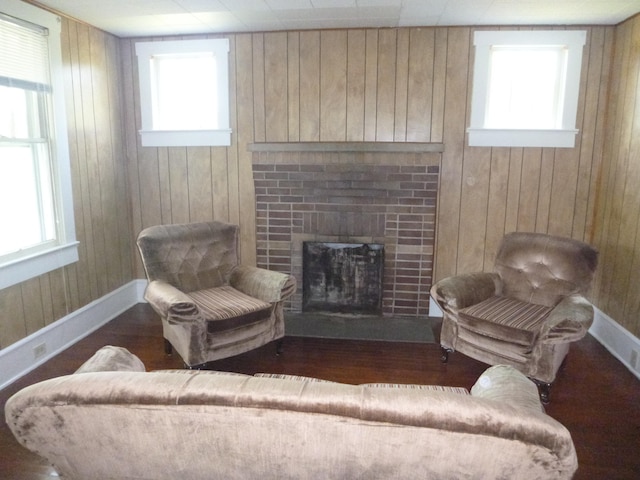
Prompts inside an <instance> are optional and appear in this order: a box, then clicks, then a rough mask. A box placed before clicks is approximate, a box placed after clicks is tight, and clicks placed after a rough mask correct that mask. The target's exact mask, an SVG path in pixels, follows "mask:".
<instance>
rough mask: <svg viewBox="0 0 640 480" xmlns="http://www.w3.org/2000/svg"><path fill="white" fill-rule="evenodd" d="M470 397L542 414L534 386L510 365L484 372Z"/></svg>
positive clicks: (491, 368)
mask: <svg viewBox="0 0 640 480" xmlns="http://www.w3.org/2000/svg"><path fill="white" fill-rule="evenodd" d="M471 395H473V396H474V397H480V398H486V399H489V400H496V401H498V402H504V403H506V404H508V405H519V406H522V407H524V408H527V409H530V410H531V411H534V412H540V411H542V412H544V407H543V406H542V404H541V403H540V396H539V394H538V388H537V387H536V385H535V384H534V383H533V382H532V381H531V380H529V379H528V378H527V377H525V376H524V374H522V373H520V372H519V371H518V370H516V369H515V368H513V367H512V366H510V365H494V366H493V367H490V368H488V369H487V370H485V371H484V373H483V374H482V375H480V377H479V378H478V380H477V381H476V383H475V384H474V385H473V387H471Z"/></svg>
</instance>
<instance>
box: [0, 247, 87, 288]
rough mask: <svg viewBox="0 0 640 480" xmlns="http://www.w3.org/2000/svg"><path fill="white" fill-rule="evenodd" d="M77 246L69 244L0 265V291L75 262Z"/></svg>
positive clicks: (76, 259)
mask: <svg viewBox="0 0 640 480" xmlns="http://www.w3.org/2000/svg"><path fill="white" fill-rule="evenodd" d="M78 244H79V242H73V243H69V244H67V245H62V246H58V247H55V248H52V249H50V250H46V251H44V252H39V253H36V254H34V255H31V256H29V257H25V258H21V259H18V260H13V261H11V262H8V263H5V264H3V265H0V290H1V289H3V288H7V287H10V286H12V285H16V284H18V283H21V282H24V281H26V280H29V279H30V278H34V277H37V276H40V275H43V274H45V273H48V272H51V271H53V270H57V269H58V268H62V267H64V266H66V265H70V264H72V263H75V262H77V261H78Z"/></svg>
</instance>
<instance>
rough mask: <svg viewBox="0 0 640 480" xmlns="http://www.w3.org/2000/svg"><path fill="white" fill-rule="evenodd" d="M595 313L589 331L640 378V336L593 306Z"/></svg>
mask: <svg viewBox="0 0 640 480" xmlns="http://www.w3.org/2000/svg"><path fill="white" fill-rule="evenodd" d="M593 308H594V310H595V315H594V318H593V325H591V328H590V329H589V333H590V334H591V335H592V336H593V337H594V338H595V339H596V340H598V342H600V344H601V345H602V346H603V347H604V348H606V349H607V350H608V351H609V353H611V355H613V356H614V357H616V358H617V359H618V360H620V362H622V364H623V365H624V366H625V367H627V368H628V369H629V371H630V372H631V373H633V374H634V375H635V376H636V377H637V378H638V379H640V338H638V337H636V336H635V335H633V334H632V333H631V332H630V331H629V330H627V329H626V328H624V327H623V326H622V325H620V324H619V323H617V322H616V321H615V320H613V319H612V318H611V317H610V316H608V315H607V314H606V313H604V312H602V311H601V310H599V309H598V307H595V306H594V307H593Z"/></svg>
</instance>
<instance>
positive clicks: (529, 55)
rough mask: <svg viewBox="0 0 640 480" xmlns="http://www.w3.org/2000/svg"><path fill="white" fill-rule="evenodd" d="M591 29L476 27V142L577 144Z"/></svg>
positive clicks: (472, 133)
mask: <svg viewBox="0 0 640 480" xmlns="http://www.w3.org/2000/svg"><path fill="white" fill-rule="evenodd" d="M585 40H586V32H585V31H582V30H567V31H555V30H554V31H499V32H493V31H479V32H475V35H474V44H475V49H476V51H475V55H476V57H475V65H474V77H473V99H472V104H471V125H470V127H469V129H468V133H469V145H471V146H506V147H573V146H574V144H575V136H576V134H577V133H578V131H577V130H576V111H577V108H578V93H579V87H580V68H581V65H582V47H583V46H584V44H585Z"/></svg>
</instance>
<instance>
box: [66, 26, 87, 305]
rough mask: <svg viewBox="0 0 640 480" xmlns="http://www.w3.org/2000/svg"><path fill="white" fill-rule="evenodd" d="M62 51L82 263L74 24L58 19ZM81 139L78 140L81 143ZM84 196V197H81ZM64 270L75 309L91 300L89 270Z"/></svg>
mask: <svg viewBox="0 0 640 480" xmlns="http://www.w3.org/2000/svg"><path fill="white" fill-rule="evenodd" d="M61 44H62V54H63V63H64V64H65V65H66V68H65V69H64V75H65V86H66V89H65V104H66V106H67V111H66V113H67V125H68V128H67V136H68V141H69V159H70V162H71V183H72V187H73V188H72V190H73V199H74V202H73V211H74V219H75V226H76V238H77V240H78V241H79V242H80V245H79V248H78V256H79V262H80V263H81V264H86V263H87V261H88V255H89V252H88V250H89V249H88V248H87V247H86V246H85V245H86V242H83V240H84V208H83V205H84V204H83V202H82V201H81V200H82V198H83V194H85V193H86V188H83V178H82V175H81V169H82V162H81V160H80V159H81V157H80V153H79V152H81V151H84V143H83V142H84V137H83V136H82V135H79V133H78V129H77V127H76V112H77V111H79V102H76V101H75V98H74V92H75V91H77V90H76V89H75V88H74V86H75V85H79V83H80V80H79V78H78V69H77V68H74V65H77V62H78V52H77V31H76V24H75V23H73V22H66V21H65V22H62V37H61ZM81 142H82V143H81ZM84 198H86V197H84ZM67 270H73V271H75V272H76V275H75V280H76V283H75V286H76V290H75V292H74V297H75V298H76V300H77V301H76V303H75V305H74V306H75V308H79V306H81V305H85V304H86V303H88V302H90V301H91V298H92V297H91V290H90V283H89V271H88V270H87V269H82V268H77V265H72V266H71V267H67Z"/></svg>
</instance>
